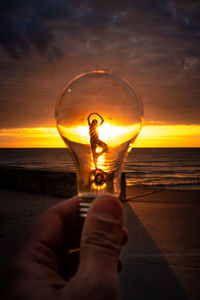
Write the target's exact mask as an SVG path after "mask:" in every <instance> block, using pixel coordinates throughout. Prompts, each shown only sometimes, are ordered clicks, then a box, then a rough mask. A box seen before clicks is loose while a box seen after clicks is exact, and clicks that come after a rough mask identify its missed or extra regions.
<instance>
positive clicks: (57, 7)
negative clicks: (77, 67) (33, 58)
mask: <svg viewBox="0 0 200 300" xmlns="http://www.w3.org/2000/svg"><path fill="white" fill-rule="evenodd" d="M190 2H191V3H192V4H191V6H188V1H182V2H181V3H182V5H180V4H179V2H177V3H176V1H174V2H173V1H168V0H152V1H148V0H140V1H138V0H137V1H136V0H135V1H133V0H132V1H131V0H127V1H122V0H112V1H107V0H106V1H105V0H102V1H94V0H90V1H89V0H86V1H80V0H74V1H72V0H71V1H69V0H68V1H67V0H54V1H53V0H40V1H34V0H32V1H26V0H7V1H1V2H0V7H1V14H0V17H1V31H0V42H1V44H2V46H3V48H4V49H5V50H6V51H7V53H8V54H9V55H10V56H12V57H14V58H20V57H23V56H24V55H26V54H29V52H30V49H31V47H34V48H35V49H36V50H37V51H38V52H39V53H40V55H43V56H44V55H47V54H48V53H50V52H51V51H52V49H53V51H52V52H53V53H51V55H53V54H54V55H55V56H60V55H61V49H59V48H58V47H57V45H56V44H55V35H56V33H55V32H56V31H59V30H61V31H62V30H64V31H66V34H69V35H70V36H71V32H70V31H71V30H73V33H74V37H77V36H79V37H80V36H82V35H83V36H84V34H85V32H87V31H88V30H90V31H96V32H97V34H99V33H100V32H101V31H102V30H104V29H105V28H107V27H109V26H113V27H117V26H125V27H127V30H128V29H131V30H132V32H133V34H134V33H137V34H138V33H139V32H141V33H142V32H143V33H145V32H146V33H148V34H149V30H150V28H149V26H151V33H150V34H152V33H153V32H154V33H156V34H162V33H163V31H164V30H163V24H165V23H166V25H168V24H169V25H172V23H173V25H174V26H175V27H178V26H179V27H180V28H182V30H185V32H184V34H185V35H187V34H190V35H191V34H193V33H194V32H196V31H198V30H199V23H198V16H199V11H200V6H199V4H198V2H197V1H190ZM172 27H173V26H172ZM172 29H173V30H172V31H174V27H173V28H172ZM180 31H181V29H180ZM165 34H168V35H170V34H172V35H173V33H172V32H170V31H169V32H166V33H165ZM178 34H180V35H181V32H179V33H178ZM182 34H183V33H182ZM55 49H56V51H55Z"/></svg>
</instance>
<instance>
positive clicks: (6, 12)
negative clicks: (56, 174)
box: [0, 0, 200, 147]
mask: <svg viewBox="0 0 200 300" xmlns="http://www.w3.org/2000/svg"><path fill="white" fill-rule="evenodd" d="M0 8H1V9H0V15H1V16H0V17H1V18H0V20H1V21H0V22H1V26H0V147H48V146H49V147H53V146H55V147H57V146H58V147H63V146H64V144H63V142H62V140H61V139H60V137H59V136H58V134H57V132H56V129H55V126H56V125H55V120H54V109H55V102H56V99H57V98H58V95H59V93H60V91H61V90H62V89H63V87H64V86H65V84H66V83H67V82H68V81H69V80H71V79H72V78H73V77H74V76H76V75H77V74H79V73H83V72H87V71H90V70H94V69H106V70H109V71H111V72H113V73H115V74H117V75H119V76H121V77H122V78H124V79H126V80H128V81H129V82H130V83H132V84H134V85H135V86H136V87H137V89H138V90H139V93H140V95H141V97H142V99H143V104H144V127H143V129H142V132H141V135H140V138H139V139H138V141H137V144H136V145H137V146H145V147H146V146H155V147H160V146H163V147H168V146H169V147H174V146H175V147H176V146H182V147H186V146H188V147H200V84H199V82H200V1H199V0H190V1H189V0H179V1H178V0H152V1H149V0H109V1H108V0H106V1H105V0H101V1H95V0H90V1H89V0H85V1H82V0H54V1H53V0H34V1H33V0H29V1H27V0H7V1H0Z"/></svg>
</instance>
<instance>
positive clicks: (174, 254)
mask: <svg viewBox="0 0 200 300" xmlns="http://www.w3.org/2000/svg"><path fill="white" fill-rule="evenodd" d="M127 198H128V199H130V201H129V202H126V203H123V205H124V210H125V225H126V228H127V229H128V232H129V242H128V244H127V246H125V247H124V249H123V252H122V257H123V261H124V268H123V271H122V272H121V273H120V275H119V280H120V285H121V292H122V299H124V300H129V299H131V300H132V299H162V300H163V299H200V238H199V237H200V218H199V216H200V192H199V191H198V192H183V191H182V192H181V191H165V190H164V191H163V190H152V189H142V188H141V189H140V188H138V189H130V188H128V189H127ZM60 201H62V198H60V197H52V196H47V195H39V194H30V193H20V192H15V191H6V190H0V259H1V261H2V260H4V259H5V258H6V257H7V256H9V255H10V253H11V252H12V250H13V248H14V247H15V246H16V245H17V244H18V243H19V240H20V239H21V238H22V236H23V234H24V232H25V230H26V228H27V227H28V226H29V225H30V224H31V223H33V221H34V220H35V219H36V218H37V217H38V216H39V215H40V214H41V213H42V212H43V211H45V210H46V209H48V208H49V207H50V206H52V205H54V204H56V203H58V202H60Z"/></svg>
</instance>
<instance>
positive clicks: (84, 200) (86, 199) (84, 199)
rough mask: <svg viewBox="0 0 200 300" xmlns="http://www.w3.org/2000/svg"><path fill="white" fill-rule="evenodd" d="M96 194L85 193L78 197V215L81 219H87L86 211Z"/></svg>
mask: <svg viewBox="0 0 200 300" xmlns="http://www.w3.org/2000/svg"><path fill="white" fill-rule="evenodd" d="M96 196H97V195H96V194H93V193H85V194H83V195H81V196H80V203H79V215H80V217H82V218H86V217H87V213H88V210H89V208H90V206H91V204H92V201H93V200H94V199H95V198H96Z"/></svg>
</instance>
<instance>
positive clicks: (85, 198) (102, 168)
mask: <svg viewBox="0 0 200 300" xmlns="http://www.w3.org/2000/svg"><path fill="white" fill-rule="evenodd" d="M55 117H56V121H57V128H58V131H59V133H60V135H61V137H62V138H63V140H64V142H65V143H66V145H67V147H68V148H69V150H70V152H71V155H72V158H73V161H74V164H75V167H76V171H77V186H78V195H79V197H80V215H81V216H83V217H85V216H86V215H87V211H88V209H89V206H90V204H91V202H92V201H93V200H94V199H95V198H96V197H97V195H99V194H104V193H112V194H115V195H116V196H119V194H120V186H121V185H120V182H121V171H122V165H123V161H124V159H125V156H126V153H127V151H128V150H130V148H131V147H132V145H133V142H134V141H135V139H136V138H137V136H138V134H139V132H140V130H141V126H142V119H143V107H142V102H141V98H140V96H139V95H138V93H137V92H136V90H135V88H133V87H131V86H130V85H129V84H128V83H127V82H125V81H124V80H122V79H121V78H119V77H117V76H115V75H113V74H111V73H110V72H107V71H103V70H95V71H91V72H87V73H82V74H80V75H78V76H76V77H75V78H73V79H72V80H71V81H70V82H69V83H68V84H67V85H66V87H65V88H64V90H63V92H62V93H61V96H60V97H59V99H58V100H57V103H56V110H55Z"/></svg>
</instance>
